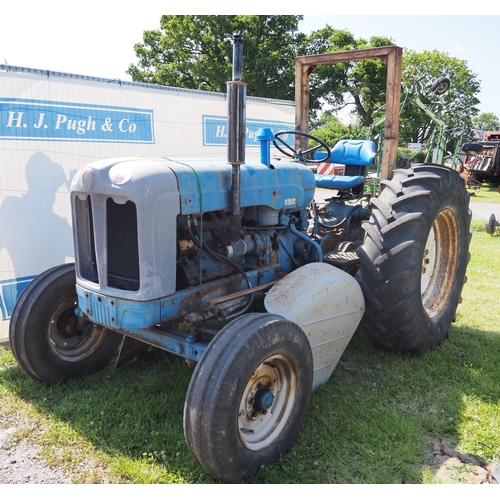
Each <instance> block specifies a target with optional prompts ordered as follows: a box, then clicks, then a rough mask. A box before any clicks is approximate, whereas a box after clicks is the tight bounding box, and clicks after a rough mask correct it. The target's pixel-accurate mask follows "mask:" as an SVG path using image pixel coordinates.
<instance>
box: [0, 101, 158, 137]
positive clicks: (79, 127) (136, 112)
mask: <svg viewBox="0 0 500 500" xmlns="http://www.w3.org/2000/svg"><path fill="white" fill-rule="evenodd" d="M0 139H4V140H7V139H8V140H12V139H15V140H16V139H17V140H42V141H66V142H68V141H69V142H121V143H139V144H154V143H155V138H154V117H153V111H152V110H148V109H139V108H120V107H116V106H107V105H93V104H81V103H64V102H56V101H43V100H37V99H8V98H0Z"/></svg>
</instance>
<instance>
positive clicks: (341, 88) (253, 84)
mask: <svg viewBox="0 0 500 500" xmlns="http://www.w3.org/2000/svg"><path fill="white" fill-rule="evenodd" d="M302 17H303V16H288V15H286V16H272V15H267V16H262V15H260V16H259V15H231V16H210V15H199V16H197V15H180V16H179V15H164V16H162V17H161V20H160V29H159V30H150V31H145V32H144V36H143V42H142V43H138V44H136V45H135V52H136V55H137V57H138V59H139V61H138V63H137V64H131V65H130V66H129V68H128V70H127V73H128V74H130V75H131V76H132V78H133V80H134V81H140V82H148V83H156V84H162V85H170V86H178V87H187V88H192V89H199V90H208V91H214V92H226V82H227V81H229V80H230V79H231V73H232V46H231V42H230V37H231V35H233V34H234V33H243V34H244V39H245V42H244V50H243V79H244V81H245V83H246V84H247V93H248V95H253V96H260V97H269V98H275V99H291V100H293V99H294V72H295V66H294V61H295V58H296V56H298V55H307V54H322V53H327V52H339V51H348V50H353V49H365V48H370V47H382V46H388V45H393V44H394V43H395V42H394V41H393V40H392V39H391V38H388V37H383V36H377V37H371V38H370V39H368V40H367V39H364V38H359V39H357V38H355V37H354V35H353V34H352V33H350V32H349V31H347V30H337V29H334V28H332V27H330V26H329V25H326V26H325V27H324V28H323V29H320V30H318V31H314V32H312V33H311V34H309V35H305V34H303V33H300V32H299V31H298V23H299V21H300V20H301V19H302ZM386 75H387V70H386V67H385V66H384V64H383V63H382V62H381V61H380V60H378V59H371V60H366V61H357V62H345V63H338V64H334V65H321V66H318V67H317V68H316V69H315V70H314V71H313V72H312V73H311V75H310V103H309V104H310V111H311V118H312V119H313V120H314V119H316V118H317V117H318V116H320V115H321V110H322V109H330V110H332V111H333V112H339V111H341V110H343V109H345V108H348V107H350V108H351V109H353V111H352V113H351V114H352V116H353V120H352V122H353V123H356V124H359V125H362V126H369V125H371V124H373V122H374V121H376V120H377V119H378V118H381V117H383V113H384V109H383V108H384V104H385V97H386V96H385V90H386ZM442 75H446V76H447V77H449V78H450V80H451V88H450V90H449V91H448V92H447V93H446V94H445V95H444V96H442V97H441V98H439V99H434V98H430V97H429V95H428V90H429V87H430V86H431V84H432V82H433V81H434V80H435V79H437V78H438V77H440V76H442ZM416 82H418V86H419V90H421V91H422V92H423V95H421V96H420V97H421V99H422V101H423V102H424V103H425V104H426V105H428V106H429V108H430V109H431V111H432V112H433V113H436V114H437V115H438V116H441V117H442V118H443V119H444V120H445V121H446V122H447V129H446V133H447V139H448V145H447V149H448V150H449V151H452V150H453V148H454V147H455V144H456V143H457V142H465V141H466V140H469V139H470V138H471V132H472V126H473V124H472V118H473V117H474V116H475V115H476V114H477V112H478V110H477V108H476V107H475V106H476V104H477V103H478V102H479V101H478V99H477V97H476V96H477V93H478V92H479V87H480V82H479V80H478V79H477V75H475V74H474V73H473V72H472V71H471V70H470V69H469V68H468V67H467V63H466V61H463V60H459V59H457V58H454V57H450V56H449V55H448V54H446V53H441V52H438V51H437V50H433V51H423V52H419V53H417V52H415V51H413V50H409V49H405V51H404V54H403V84H404V89H406V91H408V92H413V91H414V89H415V84H416ZM403 95H404V92H403ZM329 126H330V127H333V126H334V125H333V124H330V125H329ZM335 127H336V128H337V130H336V131H335V132H332V130H329V131H327V132H324V134H326V135H325V137H330V136H331V137H332V138H334V137H337V136H345V133H344V132H342V133H341V131H340V129H339V128H338V126H335ZM435 127H436V125H435V122H434V121H433V120H432V119H431V118H430V117H429V116H428V114H426V113H425V112H424V111H423V110H422V109H421V108H419V107H418V106H416V105H414V104H411V103H410V104H409V105H408V106H406V108H405V109H404V110H403V112H402V114H401V118H400V134H399V138H400V144H407V143H409V142H420V143H423V144H425V143H426V142H428V141H429V139H430V137H431V136H432V133H433V131H434V130H435ZM316 128H317V130H316V135H319V134H323V132H319V129H318V127H316Z"/></svg>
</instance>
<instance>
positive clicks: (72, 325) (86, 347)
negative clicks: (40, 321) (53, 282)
mask: <svg viewBox="0 0 500 500" xmlns="http://www.w3.org/2000/svg"><path fill="white" fill-rule="evenodd" d="M76 307H77V301H76V298H75V297H71V298H68V299H66V300H65V301H63V302H62V303H61V304H60V305H59V306H58V307H57V309H56V310H55V311H54V313H53V314H52V316H51V318H50V322H49V327H48V330H47V335H48V338H49V346H50V349H51V350H52V352H53V353H54V354H55V355H56V356H57V357H58V358H59V359H61V360H64V361H68V362H73V363H74V362H78V361H81V360H83V359H85V358H87V357H89V356H90V355H91V354H93V353H94V352H95V351H96V350H97V349H98V348H99V347H100V345H101V344H102V343H103V342H104V340H105V338H106V329H105V328H102V327H99V326H97V325H93V324H91V323H90V322H87V323H86V324H85V325H84V326H83V328H80V329H78V328H77V322H78V317H77V316H76V314H75V309H76Z"/></svg>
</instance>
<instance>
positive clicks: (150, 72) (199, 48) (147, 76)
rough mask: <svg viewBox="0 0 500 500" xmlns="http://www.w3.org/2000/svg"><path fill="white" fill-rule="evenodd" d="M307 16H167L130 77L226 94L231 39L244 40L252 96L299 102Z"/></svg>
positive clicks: (140, 47)
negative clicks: (297, 74)
mask: <svg viewBox="0 0 500 500" xmlns="http://www.w3.org/2000/svg"><path fill="white" fill-rule="evenodd" d="M301 19H302V16H257V15H236V16H195V15H183V16H178V15H164V16H162V17H161V21H160V29H159V30H149V31H145V32H144V35H143V42H142V43H137V44H136V45H135V47H134V49H135V53H136V55H137V57H138V58H139V62H138V63H137V64H131V65H130V66H129V68H128V70H127V73H128V74H129V75H131V76H132V79H133V80H134V81H137V82H148V83H155V84H161V85H170V86H175V87H186V88H190V89H198V90H208V91H213V92H226V82H228V81H230V80H231V75H232V44H231V41H230V39H231V36H232V35H233V34H235V33H243V34H244V49H243V79H244V81H245V83H246V84H247V93H248V95H253V96H259V97H270V98H275V99H292V100H293V99H294V90H293V83H294V69H295V67H294V61H295V57H296V47H297V46H298V44H299V42H300V40H301V38H302V37H303V35H301V34H300V33H299V32H298V23H299V21H300V20H301Z"/></svg>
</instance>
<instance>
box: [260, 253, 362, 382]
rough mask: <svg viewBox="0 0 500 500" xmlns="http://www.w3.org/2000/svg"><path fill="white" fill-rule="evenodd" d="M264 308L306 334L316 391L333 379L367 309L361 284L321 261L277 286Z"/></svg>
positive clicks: (296, 271) (305, 267) (299, 270)
mask: <svg viewBox="0 0 500 500" xmlns="http://www.w3.org/2000/svg"><path fill="white" fill-rule="evenodd" d="M264 305H265V307H266V310H267V311H268V312H270V313H274V314H279V315H280V316H283V317H284V318H286V319H288V320H290V321H293V322H294V323H296V324H297V325H299V326H300V327H301V328H302V330H304V332H305V334H306V335H307V338H308V339H309V342H310V344H311V349H312V354H313V360H314V380H313V390H315V389H317V388H318V387H319V386H320V385H322V384H324V383H325V382H326V381H327V380H328V379H329V378H330V376H331V374H332V372H333V370H334V369H335V366H336V365H337V363H338V361H339V359H340V357H341V356H342V353H343V352H344V350H345V348H346V347H347V344H348V343H349V341H350V340H351V337H352V336H353V334H354V332H355V330H356V328H357V327H358V325H359V322H360V321H361V318H362V316H363V313H364V310H365V300H364V297H363V292H362V291H361V287H360V286H359V284H358V282H357V281H356V280H355V279H354V278H353V277H352V276H351V275H349V274H347V273H345V272H344V271H341V270H340V269H337V268H336V267H333V266H331V265H329V264H325V263H320V262H314V263H311V264H306V265H305V266H303V267H300V268H299V269H297V270H295V271H293V272H292V273H290V274H289V275H288V276H286V277H285V278H283V279H282V280H280V281H279V282H278V283H276V284H275V285H274V286H273V287H272V288H271V290H270V291H269V292H268V293H267V295H266V298H265V300H264Z"/></svg>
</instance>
